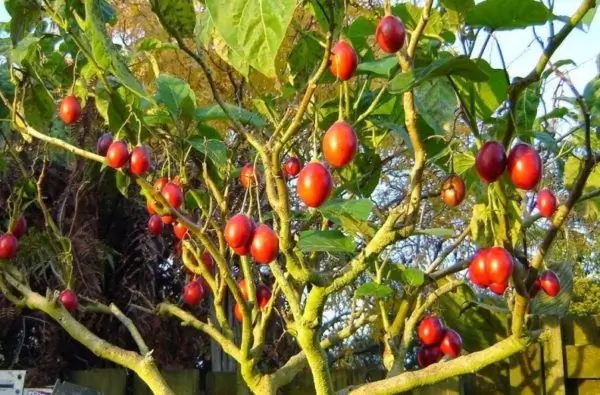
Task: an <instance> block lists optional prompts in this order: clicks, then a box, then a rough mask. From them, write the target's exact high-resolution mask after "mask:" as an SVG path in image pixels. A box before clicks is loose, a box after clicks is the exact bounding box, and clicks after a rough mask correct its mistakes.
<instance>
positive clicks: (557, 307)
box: [531, 262, 573, 317]
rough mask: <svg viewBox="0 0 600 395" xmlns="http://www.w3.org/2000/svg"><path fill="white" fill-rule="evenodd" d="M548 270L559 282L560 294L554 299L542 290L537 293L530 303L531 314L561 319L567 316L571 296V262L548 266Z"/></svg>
mask: <svg viewBox="0 0 600 395" xmlns="http://www.w3.org/2000/svg"><path fill="white" fill-rule="evenodd" d="M548 269H549V270H552V271H553V272H554V273H555V274H556V276H557V277H558V280H559V282H560V292H559V293H558V295H556V296H554V297H550V296H548V295H546V293H544V291H543V290H541V291H540V292H538V294H537V296H536V297H535V298H534V299H533V301H532V303H531V311H532V312H533V314H536V315H537V314H539V315H553V316H559V317H562V316H564V315H566V314H567V311H568V310H569V305H570V304H571V298H572V294H573V264H572V263H571V262H561V263H553V264H548Z"/></svg>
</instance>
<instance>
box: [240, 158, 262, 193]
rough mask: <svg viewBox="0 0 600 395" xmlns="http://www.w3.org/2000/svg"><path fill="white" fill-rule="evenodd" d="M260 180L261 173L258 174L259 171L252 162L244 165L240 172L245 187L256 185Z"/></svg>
mask: <svg viewBox="0 0 600 395" xmlns="http://www.w3.org/2000/svg"><path fill="white" fill-rule="evenodd" d="M259 180H260V175H259V174H258V171H256V169H254V165H253V164H252V163H248V164H247V165H246V166H244V167H242V171H241V172H240V182H241V183H242V186H243V187H244V188H250V187H253V186H256V185H257V184H258V181H259Z"/></svg>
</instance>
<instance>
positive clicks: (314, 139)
mask: <svg viewBox="0 0 600 395" xmlns="http://www.w3.org/2000/svg"><path fill="white" fill-rule="evenodd" d="M314 107H315V109H314V110H315V125H314V129H313V133H312V144H313V147H312V155H311V160H315V159H317V131H318V130H319V109H318V108H317V107H316V106H314Z"/></svg>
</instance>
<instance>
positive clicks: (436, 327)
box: [417, 315, 444, 346]
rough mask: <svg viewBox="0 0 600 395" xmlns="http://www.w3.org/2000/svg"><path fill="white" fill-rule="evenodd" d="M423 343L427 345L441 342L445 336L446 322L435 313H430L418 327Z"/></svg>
mask: <svg viewBox="0 0 600 395" xmlns="http://www.w3.org/2000/svg"><path fill="white" fill-rule="evenodd" d="M417 334H418V335H419V339H420V340H421V343H423V344H424V345H426V346H433V345H437V344H440V342H441V341H442V337H443V336H444V324H443V323H442V320H440V319H439V318H438V317H437V316H435V315H430V316H427V317H425V318H423V320H422V321H421V323H420V324H419V327H418V329H417Z"/></svg>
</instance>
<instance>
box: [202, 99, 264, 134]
mask: <svg viewBox="0 0 600 395" xmlns="http://www.w3.org/2000/svg"><path fill="white" fill-rule="evenodd" d="M225 108H227V111H228V112H229V114H230V115H231V116H232V117H233V118H234V119H237V120H238V121H240V122H242V123H245V124H249V125H252V126H254V127H256V128H263V127H265V125H266V122H265V120H264V119H263V118H262V117H261V116H260V115H258V114H256V113H253V112H250V111H248V110H244V109H243V108H240V107H238V106H234V105H232V104H225ZM223 119H229V118H228V117H227V114H225V112H224V111H223V109H222V108H221V106H219V105H218V104H214V105H212V106H208V107H200V108H197V109H196V120H198V121H201V122H202V121H210V120H223Z"/></svg>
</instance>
